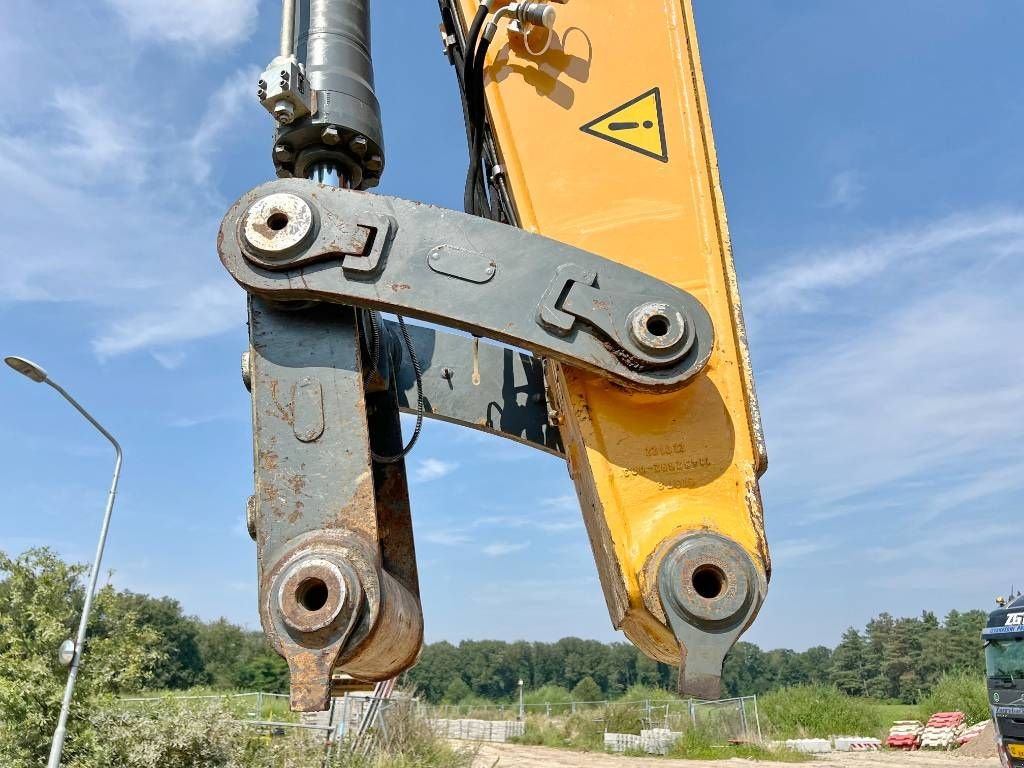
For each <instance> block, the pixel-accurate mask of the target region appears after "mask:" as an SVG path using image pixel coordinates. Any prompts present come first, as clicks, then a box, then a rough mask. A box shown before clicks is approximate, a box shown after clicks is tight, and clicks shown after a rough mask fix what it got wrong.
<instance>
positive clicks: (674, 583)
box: [655, 531, 767, 700]
mask: <svg viewBox="0 0 1024 768" xmlns="http://www.w3.org/2000/svg"><path fill="white" fill-rule="evenodd" d="M657 560H658V556H657V555H656V556H655V561H657ZM657 584H658V595H659V596H660V597H661V605H662V608H663V609H664V611H665V616H666V618H667V619H668V623H669V626H670V627H671V628H672V632H673V634H674V635H675V636H676V640H678V641H679V650H680V657H679V691H680V693H681V694H684V695H688V696H694V697H697V698H701V699H709V700H710V699H717V698H719V696H720V693H721V684H722V663H723V662H724V661H725V655H726V654H727V653H728V652H729V649H730V648H732V646H733V644H734V643H735V642H736V640H737V638H739V636H740V634H742V632H743V630H744V629H746V628H747V626H748V625H749V624H750V622H752V621H753V620H754V617H755V616H756V615H757V612H758V610H759V609H760V607H761V602H762V601H763V600H764V594H765V591H766V589H767V584H766V582H765V580H764V577H763V576H762V575H761V574H760V572H759V571H758V570H757V568H756V567H755V566H754V563H753V561H752V560H751V559H750V556H749V555H748V554H747V553H746V551H744V549H743V548H742V547H740V546H739V545H738V544H737V543H736V542H734V541H732V540H731V539H728V538H726V537H725V536H722V535H720V534H718V533H714V532H711V531H701V532H693V533H688V534H683V535H682V536H680V537H678V538H676V539H674V540H672V541H670V542H668V543H667V545H665V546H664V547H663V548H662V550H661V554H660V565H659V566H658V568H657Z"/></svg>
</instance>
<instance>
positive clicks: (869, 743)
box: [835, 736, 882, 752]
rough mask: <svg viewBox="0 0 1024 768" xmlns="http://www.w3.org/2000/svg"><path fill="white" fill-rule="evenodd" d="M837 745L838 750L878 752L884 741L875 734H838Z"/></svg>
mask: <svg viewBox="0 0 1024 768" xmlns="http://www.w3.org/2000/svg"><path fill="white" fill-rule="evenodd" d="M835 745H836V751H837V752H877V751H878V750H880V749H881V748H882V741H881V739H876V738H874V737H873V736H836V738H835Z"/></svg>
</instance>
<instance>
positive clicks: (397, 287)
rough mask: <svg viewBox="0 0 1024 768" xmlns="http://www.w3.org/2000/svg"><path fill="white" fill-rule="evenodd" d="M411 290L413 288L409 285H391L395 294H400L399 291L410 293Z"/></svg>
mask: <svg viewBox="0 0 1024 768" xmlns="http://www.w3.org/2000/svg"><path fill="white" fill-rule="evenodd" d="M410 288H412V286H411V285H409V284H408V283H391V290H392V291H394V292H395V293H398V292H399V291H408V290H409V289H410Z"/></svg>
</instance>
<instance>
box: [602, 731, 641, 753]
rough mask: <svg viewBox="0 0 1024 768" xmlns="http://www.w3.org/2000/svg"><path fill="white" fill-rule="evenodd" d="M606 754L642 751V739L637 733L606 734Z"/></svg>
mask: <svg viewBox="0 0 1024 768" xmlns="http://www.w3.org/2000/svg"><path fill="white" fill-rule="evenodd" d="M604 749H605V752H620V753H621V752H626V751H631V750H638V749H640V737H639V736H638V735H637V734H635V733H606V734H605V735H604Z"/></svg>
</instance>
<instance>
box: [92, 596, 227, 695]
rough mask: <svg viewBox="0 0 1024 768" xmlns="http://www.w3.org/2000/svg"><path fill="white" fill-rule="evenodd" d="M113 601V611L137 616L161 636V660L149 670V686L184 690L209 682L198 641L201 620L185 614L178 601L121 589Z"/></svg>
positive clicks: (158, 642) (158, 645)
mask: <svg viewBox="0 0 1024 768" xmlns="http://www.w3.org/2000/svg"><path fill="white" fill-rule="evenodd" d="M112 603H113V605H112V608H111V609H112V611H114V612H115V613H118V614H120V615H124V616H127V615H133V616H135V618H136V619H137V620H138V622H139V623H140V624H142V625H144V626H147V627H149V628H151V629H153V630H155V631H156V632H157V634H158V635H159V640H158V641H157V643H156V649H157V650H158V651H159V652H160V656H161V660H160V661H159V662H158V663H156V664H154V665H153V666H152V667H151V668H150V669H149V680H148V681H147V685H149V686H150V687H152V688H162V689H168V688H169V689H181V688H191V687H192V686H194V685H201V684H203V683H206V682H209V680H208V679H207V676H206V672H205V669H204V664H203V657H202V653H201V652H200V647H199V641H198V635H199V627H200V622H199V621H198V620H197V619H194V618H191V617H188V616H185V614H184V613H183V612H182V610H181V604H180V603H179V602H178V601H177V600H173V599H171V598H169V597H150V596H149V595H140V594H136V593H134V592H119V593H117V594H116V595H115V596H114V597H113V598H112Z"/></svg>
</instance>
